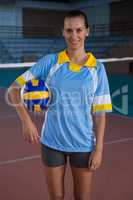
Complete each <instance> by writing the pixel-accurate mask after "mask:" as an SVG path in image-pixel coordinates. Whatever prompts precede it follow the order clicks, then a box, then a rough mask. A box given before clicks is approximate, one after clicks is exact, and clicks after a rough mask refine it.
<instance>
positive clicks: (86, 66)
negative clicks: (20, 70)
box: [10, 10, 112, 200]
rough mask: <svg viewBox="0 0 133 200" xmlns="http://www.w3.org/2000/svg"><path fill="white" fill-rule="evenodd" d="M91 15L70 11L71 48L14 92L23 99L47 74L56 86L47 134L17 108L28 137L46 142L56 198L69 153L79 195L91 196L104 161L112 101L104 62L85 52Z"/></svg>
mask: <svg viewBox="0 0 133 200" xmlns="http://www.w3.org/2000/svg"><path fill="white" fill-rule="evenodd" d="M89 31H90V30H89V26H88V22H87V17H86V15H85V14H84V13H83V12H82V11H80V10H73V11H70V12H69V13H67V15H66V16H65V19H64V27H63V36H64V38H65V41H66V46H67V47H66V49H65V50H63V51H61V52H59V53H53V54H49V55H46V56H44V57H42V58H41V59H40V60H39V61H38V62H37V63H36V64H35V65H33V66H32V67H31V68H30V69H29V70H27V71H26V72H25V73H24V74H22V75H21V76H20V77H18V78H17V79H16V81H15V82H14V83H13V84H12V86H11V90H10V91H12V92H11V93H10V96H11V99H12V102H13V103H14V104H15V103H16V102H18V101H19V100H20V95H19V90H15V91H13V88H18V85H19V86H20V87H22V86H23V85H24V84H25V83H26V82H28V81H29V80H31V79H39V78H40V79H42V80H44V81H45V83H46V84H47V85H48V87H49V88H50V91H51V95H52V98H51V102H50V104H49V107H48V110H47V111H46V115H45V120H44V125H43V128H42V132H41V138H40V136H39V134H38V131H37V129H36V126H35V124H34V123H33V122H32V120H31V118H30V115H29V114H28V112H27V111H26V109H25V108H24V106H23V105H19V106H18V107H16V110H17V113H18V115H19V117H20V119H21V122H22V127H23V135H24V138H25V140H27V141H29V142H31V143H33V144H35V143H39V141H40V142H41V157H42V163H43V165H44V170H45V175H46V182H47V186H48V191H49V198H50V200H63V199H64V194H65V192H64V177H65V171H66V163H67V157H69V161H70V162H69V164H70V167H71V170H72V175H73V183H74V184H73V185H74V197H75V200H79V199H80V200H90V199H91V195H90V194H91V183H92V176H93V172H94V171H95V170H96V169H98V168H99V167H100V165H101V162H102V152H103V141H104V130H105V113H106V112H111V110H112V105H111V99H110V92H109V86H108V80H107V76H106V72H105V69H104V65H103V64H102V63H101V62H100V61H99V60H97V59H96V58H95V57H94V56H93V54H92V53H91V52H86V51H85V47H84V46H85V39H86V37H87V36H88V35H89Z"/></svg>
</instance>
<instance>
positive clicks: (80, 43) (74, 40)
mask: <svg viewBox="0 0 133 200" xmlns="http://www.w3.org/2000/svg"><path fill="white" fill-rule="evenodd" d="M88 35H89V29H87V28H86V27H85V22H84V18H83V17H82V16H79V17H71V18H66V19H65V21H64V29H63V36H64V38H65V41H66V43H67V47H68V48H69V49H71V50H78V49H80V48H84V42H85V38H86V37H87V36H88Z"/></svg>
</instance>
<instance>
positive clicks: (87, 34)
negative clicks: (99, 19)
mask: <svg viewBox="0 0 133 200" xmlns="http://www.w3.org/2000/svg"><path fill="white" fill-rule="evenodd" d="M89 34H90V29H89V28H87V29H86V36H89Z"/></svg>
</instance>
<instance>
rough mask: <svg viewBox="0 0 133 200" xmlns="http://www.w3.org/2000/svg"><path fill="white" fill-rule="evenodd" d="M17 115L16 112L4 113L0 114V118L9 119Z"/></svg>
mask: <svg viewBox="0 0 133 200" xmlns="http://www.w3.org/2000/svg"><path fill="white" fill-rule="evenodd" d="M14 117H17V115H15V114H10V115H2V116H0V119H8V118H14Z"/></svg>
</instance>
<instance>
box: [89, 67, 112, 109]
mask: <svg viewBox="0 0 133 200" xmlns="http://www.w3.org/2000/svg"><path fill="white" fill-rule="evenodd" d="M92 112H93V113H99V112H112V103H111V96H110V90H109V83H108V78H107V74H106V71H105V67H104V65H103V64H102V63H99V64H98V67H97V87H96V91H95V94H94V99H93V104H92Z"/></svg>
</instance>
